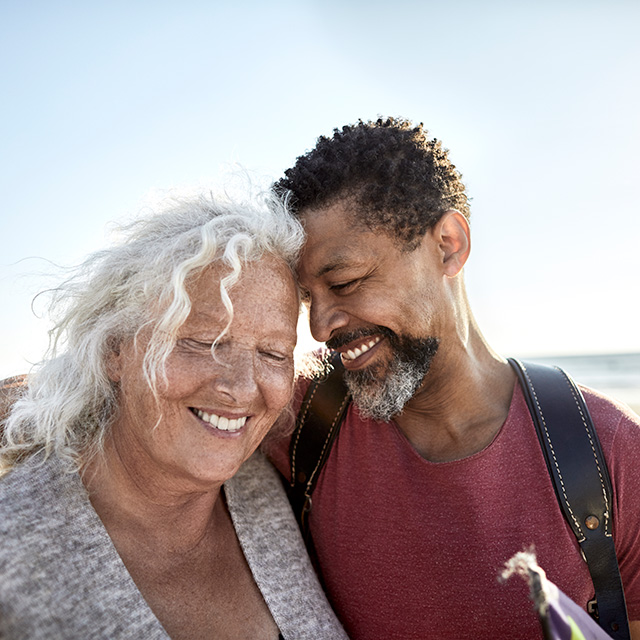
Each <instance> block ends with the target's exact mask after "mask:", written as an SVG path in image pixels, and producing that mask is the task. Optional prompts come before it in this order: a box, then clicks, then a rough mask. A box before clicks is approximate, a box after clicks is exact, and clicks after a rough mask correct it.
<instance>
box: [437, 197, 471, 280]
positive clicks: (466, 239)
mask: <svg viewBox="0 0 640 640" xmlns="http://www.w3.org/2000/svg"><path fill="white" fill-rule="evenodd" d="M434 237H435V239H436V240H437V242H438V247H439V249H440V252H441V256H442V266H443V272H444V274H445V275H447V276H449V277H450V278H453V277H455V276H457V275H458V274H459V273H460V272H461V271H462V268H463V267H464V265H465V264H466V262H467V259H468V258H469V253H470V252H471V232H470V230H469V222H468V221H467V219H466V218H465V217H464V216H463V215H462V214H461V213H460V212H459V211H456V210H455V209H450V210H449V211H447V212H446V213H444V214H443V216H442V217H441V218H440V220H438V222H437V224H436V226H435V227H434Z"/></svg>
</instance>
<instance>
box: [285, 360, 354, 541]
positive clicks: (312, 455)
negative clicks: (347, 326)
mask: <svg viewBox="0 0 640 640" xmlns="http://www.w3.org/2000/svg"><path fill="white" fill-rule="evenodd" d="M343 371H344V367H343V366H342V363H341V361H340V356H339V355H338V354H334V355H333V356H332V358H331V368H330V370H329V372H328V373H327V374H326V375H324V376H323V377H322V378H319V379H316V380H314V381H313V382H312V383H311V385H310V386H309V389H308V390H307V393H306V395H305V398H304V401H303V403H302V406H301V408H300V411H299V412H298V419H297V422H296V429H295V431H294V432H293V436H292V437H291V446H290V449H289V456H290V462H291V483H290V486H289V488H288V493H289V501H290V502H291V506H292V507H293V511H294V513H295V516H296V519H297V521H298V524H299V525H300V529H301V530H302V533H303V535H304V536H305V539H306V540H308V534H309V529H308V516H309V512H310V511H311V506H312V501H311V494H312V493H313V490H314V488H315V486H316V483H317V481H318V477H319V476H320V471H321V470H322V467H323V465H324V463H325V462H326V460H327V458H328V457H329V453H330V452H331V446H332V445H333V442H334V440H335V438H336V436H337V435H338V432H339V431H340V426H341V424H342V419H343V418H344V416H345V413H346V411H347V407H348V406H349V401H350V400H351V396H350V394H349V392H348V390H347V387H346V385H345V383H344V380H343V377H342V374H343Z"/></svg>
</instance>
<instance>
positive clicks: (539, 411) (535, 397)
mask: <svg viewBox="0 0 640 640" xmlns="http://www.w3.org/2000/svg"><path fill="white" fill-rule="evenodd" d="M522 370H523V371H524V375H525V376H526V378H527V382H528V384H529V389H530V390H531V393H532V394H533V399H534V400H535V401H536V406H537V407H538V413H539V415H540V419H541V421H542V426H543V427H544V433H545V436H546V438H547V442H548V443H549V449H550V450H551V455H552V456H553V464H554V465H555V468H556V472H557V474H558V478H559V479H560V486H561V487H562V495H563V496H564V501H565V503H566V505H567V509H569V513H570V514H571V519H572V520H573V522H574V523H575V525H576V527H577V529H578V531H579V532H580V536H581V538H580V539H579V540H578V542H583V541H584V540H585V535H584V533H583V532H582V528H581V527H580V523H579V522H578V519H577V518H576V516H575V514H574V513H573V509H571V504H570V503H569V498H568V497H567V493H566V491H565V488H564V481H563V479H562V473H561V472H560V467H559V466H558V460H557V459H556V452H555V450H554V448H553V442H551V438H550V437H549V430H548V429H547V423H546V422H545V419H544V414H543V413H542V408H541V407H540V403H539V402H538V396H537V394H536V390H535V389H534V387H533V384H532V382H531V378H529V373H528V371H527V368H526V367H525V366H524V364H523V365H522Z"/></svg>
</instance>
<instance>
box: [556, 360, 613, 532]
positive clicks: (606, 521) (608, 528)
mask: <svg viewBox="0 0 640 640" xmlns="http://www.w3.org/2000/svg"><path fill="white" fill-rule="evenodd" d="M555 368H556V369H557V368H558V367H555ZM559 371H560V373H562V374H563V377H564V379H565V380H566V382H567V385H568V386H569V390H570V391H571V395H572V396H573V400H574V402H575V403H576V406H577V407H578V411H579V412H580V417H581V418H582V424H583V425H584V430H585V431H586V432H587V437H588V438H589V444H590V445H591V451H592V452H593V458H594V460H595V463H596V468H597V469H598V477H599V478H600V487H601V488H602V497H603V499H604V504H605V511H604V532H605V535H606V536H607V537H609V538H610V537H611V520H610V517H609V515H610V505H609V500H608V498H607V491H606V488H605V484H604V478H603V476H602V469H601V465H600V460H598V453H597V451H596V448H595V445H594V444H593V438H592V437H591V432H590V431H589V428H588V426H587V420H586V418H585V416H584V413H583V411H582V407H581V406H580V402H578V398H577V396H576V392H575V389H574V388H573V385H572V384H571V383H570V382H569V379H568V378H567V374H566V373H565V372H564V371H563V370H562V369H559Z"/></svg>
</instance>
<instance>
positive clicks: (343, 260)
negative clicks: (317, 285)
mask: <svg viewBox="0 0 640 640" xmlns="http://www.w3.org/2000/svg"><path fill="white" fill-rule="evenodd" d="M352 263H353V261H351V260H349V259H347V257H346V256H336V257H335V258H333V259H332V260H331V261H330V262H327V264H325V265H323V266H322V267H320V269H319V270H318V271H317V272H316V278H320V277H321V276H323V275H325V274H326V273H329V272H330V271H339V270H340V269H346V268H347V267H349V266H351V265H352Z"/></svg>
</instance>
